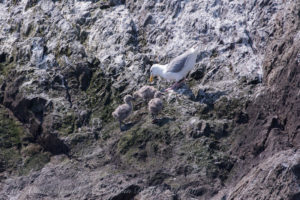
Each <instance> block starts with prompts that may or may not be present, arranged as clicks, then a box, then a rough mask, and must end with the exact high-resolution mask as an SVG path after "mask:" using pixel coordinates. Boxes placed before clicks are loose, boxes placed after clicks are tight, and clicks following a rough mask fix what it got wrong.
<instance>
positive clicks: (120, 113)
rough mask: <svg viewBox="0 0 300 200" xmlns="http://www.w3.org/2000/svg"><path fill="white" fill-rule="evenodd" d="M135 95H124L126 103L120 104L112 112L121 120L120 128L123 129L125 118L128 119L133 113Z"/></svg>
mask: <svg viewBox="0 0 300 200" xmlns="http://www.w3.org/2000/svg"><path fill="white" fill-rule="evenodd" d="M132 100H133V97H132V96H131V95H126V96H125V97H124V102H125V103H124V104H122V105H119V106H118V107H117V108H116V110H115V111H114V112H113V113H112V116H113V117H114V118H115V119H117V120H119V125H120V130H121V131H122V123H123V120H124V119H126V118H127V117H128V116H129V115H130V114H131V113H132V103H131V101H132Z"/></svg>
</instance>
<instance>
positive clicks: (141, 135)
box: [118, 121, 180, 154]
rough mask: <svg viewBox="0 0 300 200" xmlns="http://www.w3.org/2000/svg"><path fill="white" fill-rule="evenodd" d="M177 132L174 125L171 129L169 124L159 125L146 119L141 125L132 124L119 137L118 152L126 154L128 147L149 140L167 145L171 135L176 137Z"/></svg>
mask: <svg viewBox="0 0 300 200" xmlns="http://www.w3.org/2000/svg"><path fill="white" fill-rule="evenodd" d="M178 133H180V130H179V129H178V127H176V126H174V128H173V129H171V128H170V126H169V125H164V126H162V127H160V126H158V125H156V124H152V123H151V122H148V121H147V122H145V123H144V124H143V125H142V126H134V127H133V128H131V129H130V130H128V131H127V132H126V134H124V135H123V136H122V137H121V138H120V140H119V142H118V152H120V153H121V154H126V152H127V151H128V150H129V149H131V148H135V147H139V146H140V147H141V146H145V145H146V144H147V142H149V141H151V142H158V143H161V144H164V145H169V144H170V143H171V142H172V137H176V135H178Z"/></svg>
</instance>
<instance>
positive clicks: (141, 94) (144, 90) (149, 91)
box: [133, 85, 157, 103]
mask: <svg viewBox="0 0 300 200" xmlns="http://www.w3.org/2000/svg"><path fill="white" fill-rule="evenodd" d="M156 91H157V89H156V88H155V87H153V86H149V85H145V86H143V87H141V88H140V89H139V90H138V91H136V92H134V93H133V97H134V99H138V98H141V99H143V101H144V102H146V103H147V102H148V101H149V100H150V99H152V98H153V97H154V94H155V92H156Z"/></svg>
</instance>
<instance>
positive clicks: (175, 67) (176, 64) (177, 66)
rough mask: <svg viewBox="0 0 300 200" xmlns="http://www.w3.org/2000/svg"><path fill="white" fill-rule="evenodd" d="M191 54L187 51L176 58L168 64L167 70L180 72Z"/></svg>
mask: <svg viewBox="0 0 300 200" xmlns="http://www.w3.org/2000/svg"><path fill="white" fill-rule="evenodd" d="M190 54H191V53H190V52H186V53H184V54H182V55H180V56H178V57H176V58H174V59H173V60H172V61H171V62H170V64H169V65H168V70H167V72H173V73H176V72H180V71H181V70H182V69H183V67H184V65H185V63H186V61H187V59H188V57H189V55H190Z"/></svg>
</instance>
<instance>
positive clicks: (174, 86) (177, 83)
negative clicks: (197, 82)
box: [166, 78, 185, 91]
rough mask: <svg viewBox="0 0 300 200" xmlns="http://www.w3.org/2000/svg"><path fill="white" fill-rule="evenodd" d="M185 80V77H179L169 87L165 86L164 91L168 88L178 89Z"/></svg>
mask: <svg viewBox="0 0 300 200" xmlns="http://www.w3.org/2000/svg"><path fill="white" fill-rule="evenodd" d="M184 82H185V78H184V79H181V80H180V81H178V82H176V83H174V84H173V85H172V86H171V87H169V88H167V89H166V91H168V90H174V89H175V90H176V89H178V88H179V87H180V86H181V85H182V84H183V83H184Z"/></svg>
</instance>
